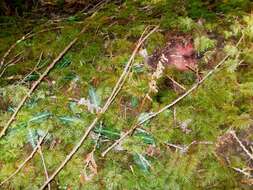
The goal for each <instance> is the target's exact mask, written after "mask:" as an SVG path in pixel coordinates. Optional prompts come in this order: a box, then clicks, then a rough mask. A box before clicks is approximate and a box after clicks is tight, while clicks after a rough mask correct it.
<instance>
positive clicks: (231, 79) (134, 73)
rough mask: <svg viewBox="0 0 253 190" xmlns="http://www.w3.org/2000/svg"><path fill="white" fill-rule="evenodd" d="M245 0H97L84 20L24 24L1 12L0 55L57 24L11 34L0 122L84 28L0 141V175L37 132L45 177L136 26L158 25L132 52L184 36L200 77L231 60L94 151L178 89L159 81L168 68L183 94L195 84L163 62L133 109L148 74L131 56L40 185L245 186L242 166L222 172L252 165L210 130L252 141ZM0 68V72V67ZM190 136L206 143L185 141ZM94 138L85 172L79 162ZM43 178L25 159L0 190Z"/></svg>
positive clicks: (128, 49)
mask: <svg viewBox="0 0 253 190" xmlns="http://www.w3.org/2000/svg"><path fill="white" fill-rule="evenodd" d="M251 5H252V3H251V2H250V1H247V0H245V1H242V0H229V1H214V2H213V3H209V1H199V0H190V1H181V0H180V1H174V0H168V1H165V0H156V1H155V0H152V1H142V0H137V1H124V2H122V3H121V4H120V5H119V4H115V3H113V2H111V3H107V4H105V5H104V6H103V8H102V9H101V10H99V11H98V12H97V13H96V14H94V15H93V16H92V17H87V16H86V15H83V14H79V13H78V14H76V15H71V16H70V17H69V18H67V19H62V20H60V21H58V22H56V21H55V22H53V21H51V22H50V20H48V21H47V19H48V18H43V19H41V20H40V21H38V23H33V24H32V25H31V23H30V22H29V19H27V20H18V21H17V20H15V18H11V17H1V18H0V20H1V22H2V24H1V29H0V30H1V31H0V44H1V45H0V55H1V56H3V55H4V53H5V52H6V51H7V49H8V48H9V47H10V46H11V45H12V44H13V43H15V41H17V40H18V39H19V38H20V37H22V36H23V35H25V34H26V33H28V32H29V31H31V30H32V31H33V32H35V33H36V32H38V31H40V30H42V29H44V28H54V27H58V26H61V27H63V28H61V29H58V30H51V31H47V32H43V33H38V34H37V35H34V36H33V37H32V38H30V39H27V40H24V41H21V42H20V43H18V44H17V46H16V48H15V49H14V50H13V51H12V52H11V54H10V55H9V56H8V58H7V59H6V61H5V62H6V63H7V62H8V61H10V60H11V59H12V58H14V57H15V56H16V55H19V56H21V60H20V61H19V62H18V63H17V64H14V65H13V66H9V67H8V68H7V69H6V70H5V72H4V73H3V75H2V77H1V78H0V126H1V127H2V126H4V125H5V124H6V122H7V121H8V119H9V118H10V116H11V114H12V113H13V111H14V110H15V107H16V106H17V105H18V104H19V102H20V101H21V99H22V97H23V96H24V95H25V94H26V93H27V92H28V90H29V88H30V87H31V85H32V84H33V82H34V81H35V80H37V79H38V77H39V75H40V73H42V72H43V71H44V70H45V69H46V67H47V66H48V65H49V64H50V62H52V60H53V59H54V58H55V57H56V56H57V55H58V54H59V53H60V52H61V51H62V50H63V48H64V47H65V46H66V45H67V44H68V43H69V42H70V41H71V40H72V39H73V38H74V37H76V35H77V34H78V33H79V31H80V29H81V28H82V27H83V25H87V30H86V32H85V33H84V34H83V35H81V36H80V38H79V40H78V42H77V43H76V44H75V45H74V47H73V48H72V49H71V50H70V51H68V52H67V54H66V55H65V56H64V57H63V59H61V60H60V61H59V62H58V63H57V65H56V66H55V68H54V69H53V70H52V71H51V72H50V74H49V75H48V76H46V78H45V79H44V80H43V81H42V83H41V84H40V86H39V87H38V88H37V89H36V90H35V92H34V93H33V94H32V96H31V97H30V98H29V100H28V101H27V102H26V103H25V105H24V107H23V108H22V109H21V111H20V112H19V114H18V116H17V117H16V120H15V121H14V123H13V124H12V125H11V126H10V128H9V129H8V131H7V134H6V136H4V137H3V138H1V139H0V181H3V180H4V179H5V178H6V177H8V176H9V175H10V174H11V173H13V172H14V171H15V170H16V169H17V168H18V166H19V164H20V163H21V162H22V161H23V160H25V159H26V158H27V156H28V155H29V154H30V153H31V152H32V150H33V148H34V147H35V146H36V143H37V140H38V138H39V137H41V136H43V134H45V133H46V131H49V134H48V135H47V137H46V139H45V142H44V144H43V145H42V151H43V155H44V159H45V164H46V166H47V170H48V173H49V175H50V174H51V173H53V171H54V170H55V168H56V167H57V166H58V165H59V164H60V163H61V161H62V160H63V159H64V158H65V156H66V155H67V154H68V153H69V152H70V151H71V149H72V147H73V146H74V145H75V144H76V142H77V141H78V140H79V138H80V137H81V136H82V133H83V132H84V130H85V129H86V127H87V126H88V125H89V124H90V123H91V122H92V120H93V118H94V117H95V116H96V109H98V110H99V109H100V108H101V107H102V105H103V103H104V102H105V101H106V99H107V98H108V96H109V95H110V93H111V91H112V89H113V87H114V85H115V83H116V81H117V79H118V78H119V76H120V74H121V73H122V70H123V69H124V66H125V65H126V62H127V61H128V59H129V57H130V56H131V53H132V51H133V50H134V47H135V45H136V43H137V40H138V38H139V37H140V36H141V34H142V32H143V30H144V29H145V27H146V26H148V25H160V28H159V30H158V31H156V32H155V33H154V34H152V35H151V36H150V37H149V38H148V39H147V41H146V42H145V44H144V45H143V47H142V48H143V49H146V50H147V52H148V54H149V55H151V54H152V53H153V52H154V51H155V50H156V49H157V48H161V47H163V46H164V44H166V40H167V38H168V36H169V35H172V34H173V33H180V34H182V33H183V34H187V35H190V36H192V38H193V41H194V42H193V43H194V46H195V48H196V50H197V53H198V54H199V55H201V59H199V60H198V69H199V73H200V76H204V75H205V74H206V73H207V72H208V71H209V70H211V69H212V68H214V66H215V65H216V64H217V63H218V62H219V61H220V60H221V59H222V58H223V57H224V56H225V55H230V58H229V59H228V60H227V61H226V63H225V65H224V66H223V67H222V68H220V69H219V70H218V72H215V73H214V74H213V75H212V76H211V77H210V78H209V79H207V81H205V82H204V84H203V85H202V86H200V87H199V88H198V89H197V90H196V91H195V92H193V93H192V94H191V95H189V96H187V97H186V98H185V99H184V100H182V101H181V102H179V103H178V104H176V105H175V106H174V107H173V109H171V110H167V111H165V112H163V113H161V114H160V115H158V116H157V117H155V118H153V119H152V120H151V121H148V122H146V123H144V124H143V125H141V126H139V127H138V128H137V130H136V131H135V132H134V134H132V135H131V136H130V137H129V138H127V139H125V140H124V141H123V143H122V144H120V145H118V146H117V147H116V148H115V149H113V150H112V151H111V152H109V153H108V155H106V157H101V153H102V152H103V151H104V150H106V148H107V147H108V146H109V145H111V144H112V143H113V142H114V141H115V140H117V139H119V138H120V136H121V135H122V134H123V133H124V132H126V131H127V130H128V129H129V128H130V127H131V125H133V124H134V122H135V120H136V118H138V119H139V120H142V119H143V118H145V117H146V116H147V115H148V114H149V113H151V112H155V111H157V110H159V109H161V108H162V107H163V106H165V105H166V104H168V103H170V102H172V101H173V100H174V99H175V98H176V97H178V96H179V95H180V94H181V93H182V92H180V91H178V90H176V89H175V88H173V86H172V85H171V84H170V83H168V78H167V77H166V76H167V75H169V76H171V77H172V78H173V79H175V80H176V81H177V82H178V83H180V84H182V85H183V86H184V87H185V88H186V89H188V88H190V87H191V86H192V85H193V84H195V83H196V82H197V80H198V79H197V77H196V75H195V73H193V72H192V71H183V72H181V71H178V70H176V69H173V68H169V69H167V70H166V71H165V73H164V76H163V77H162V78H161V79H159V81H158V89H159V91H158V93H157V94H151V99H152V101H150V100H148V101H147V102H146V103H145V105H144V106H143V108H142V110H139V108H140V106H141V103H142V100H143V98H144V97H145V95H146V94H147V93H148V91H149V82H150V76H151V75H152V72H153V71H152V69H151V68H150V67H149V66H148V65H146V64H143V63H144V59H143V57H142V56H140V55H137V56H136V58H135V61H134V63H133V66H132V69H131V72H130V75H129V77H128V78H127V81H126V83H125V85H124V86H123V89H122V90H121V91H120V93H119V95H118V96H117V98H116V99H115V101H114V103H113V104H112V106H111V107H110V108H109V110H108V111H107V112H106V113H105V115H103V116H102V118H101V120H100V122H99V123H98V124H97V126H96V127H95V129H94V130H93V131H92V133H91V134H90V135H89V138H88V140H87V141H86V142H85V143H84V145H83V146H82V147H81V148H80V150H79V151H78V152H77V154H76V155H75V156H74V157H73V158H72V160H71V161H70V162H69V163H68V165H67V166H66V167H65V168H64V169H63V171H61V172H60V173H59V175H58V176H57V177H56V178H55V179H54V180H53V181H52V182H51V189H89V190H91V189H112V190H114V189H173V190H174V189H187V190H190V189H217V190H218V189H251V187H252V180H253V178H252V171H249V174H250V175H251V177H249V176H246V175H245V174H244V173H242V172H238V171H236V170H235V169H233V168H240V169H246V168H250V167H251V169H252V160H250V159H249V158H247V156H245V153H244V152H243V150H242V149H241V147H238V144H236V143H230V144H229V143H228V142H227V141H224V143H223V145H224V144H226V143H227V144H228V145H229V148H226V149H224V150H223V149H222V147H221V146H218V145H217V144H222V142H221V139H222V138H221V137H223V136H224V135H226V134H227V133H228V131H230V130H234V131H235V132H236V133H237V134H238V137H239V138H241V140H242V141H243V143H244V144H245V146H246V145H247V146H249V147H250V146H252V133H250V132H249V131H251V128H252V126H253V119H252V118H253V112H252V110H253V102H252V100H253V99H252V97H253V83H252V81H253V66H252V62H253V57H252V53H253V52H252V45H253V43H252V40H253V17H252V13H250V12H249V11H250V6H251ZM242 35H243V39H242V42H241V44H240V45H239V46H238V47H236V43H237V41H238V40H239V38H240V37H241V36H242ZM37 63H38V68H37V69H35V70H34V67H35V65H36V64H37ZM0 69H1V70H0V73H1V72H2V71H3V68H0ZM29 73H30V74H29ZM28 74H29V75H28ZM84 102H85V103H84ZM87 102H88V103H87ZM92 106H93V107H92ZM173 115H174V117H173ZM97 138H99V140H98V141H97ZM232 140H233V139H232ZM232 140H231V141H232ZM195 141H196V142H205V143H203V144H201V143H199V144H197V143H196V144H193V145H191V146H190V147H188V148H186V146H187V145H189V144H191V143H192V142H195ZM250 143H251V144H250ZM94 144H96V151H95V153H94V160H95V162H96V166H97V168H96V169H97V171H96V172H95V171H94V170H92V169H90V168H89V167H88V168H87V167H85V165H86V159H87V154H88V153H90V152H91V151H92V149H93V147H94ZM171 145H175V146H171ZM230 149H231V150H230ZM234 149H235V150H234ZM250 151H251V154H252V149H251V150H250ZM89 169H90V170H89ZM93 169H94V168H93ZM247 171H248V170H247ZM87 176H88V177H87ZM90 176H92V177H90ZM89 177H90V178H89ZM44 181H45V175H44V169H43V165H42V162H41V157H40V155H39V154H36V155H35V156H34V158H33V159H32V160H31V161H30V162H29V163H28V164H27V165H26V166H25V167H24V169H23V170H22V171H21V172H19V173H18V174H17V175H16V176H15V177H14V178H13V179H11V180H10V181H8V182H7V183H5V184H4V185H3V186H2V187H0V189H38V188H39V187H40V186H41V185H42V184H43V182H44Z"/></svg>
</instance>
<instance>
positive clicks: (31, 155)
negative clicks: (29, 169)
mask: <svg viewBox="0 0 253 190" xmlns="http://www.w3.org/2000/svg"><path fill="white" fill-rule="evenodd" d="M47 134H48V133H47V132H46V133H45V135H44V136H42V137H41V138H40V140H39V141H38V144H37V146H36V147H35V148H34V149H33V151H32V152H31V154H30V155H29V156H28V157H27V158H26V159H25V161H24V162H22V163H21V164H20V165H19V167H18V169H17V170H16V171H15V172H13V173H12V174H11V175H10V176H9V177H7V178H6V179H5V180H3V181H2V182H1V183H0V186H2V185H3V184H4V183H6V182H7V181H9V180H10V179H12V178H13V177H14V176H15V175H16V174H17V173H19V172H20V170H21V169H22V168H23V167H24V166H25V165H26V164H27V162H29V161H30V160H31V159H32V158H33V157H34V155H35V154H36V152H37V151H38V150H39V149H40V147H41V144H42V142H43V141H44V139H45V137H46V136H47Z"/></svg>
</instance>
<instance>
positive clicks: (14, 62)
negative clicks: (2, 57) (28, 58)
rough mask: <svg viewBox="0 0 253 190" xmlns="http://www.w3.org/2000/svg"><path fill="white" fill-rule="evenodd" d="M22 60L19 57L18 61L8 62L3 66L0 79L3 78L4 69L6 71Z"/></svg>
mask: <svg viewBox="0 0 253 190" xmlns="http://www.w3.org/2000/svg"><path fill="white" fill-rule="evenodd" d="M21 59H22V57H21V56H20V57H19V58H18V59H16V60H15V61H10V62H9V63H8V64H7V65H5V66H4V67H3V69H2V72H1V73H0V78H1V77H2V76H3V74H4V73H5V71H6V69H8V68H9V67H11V66H13V65H15V64H16V63H17V62H19V61H20V60H21Z"/></svg>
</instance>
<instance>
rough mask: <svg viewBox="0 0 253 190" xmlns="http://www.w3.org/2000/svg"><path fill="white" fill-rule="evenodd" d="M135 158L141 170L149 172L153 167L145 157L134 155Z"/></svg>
mask: <svg viewBox="0 0 253 190" xmlns="http://www.w3.org/2000/svg"><path fill="white" fill-rule="evenodd" d="M133 158H134V162H135V163H136V164H137V165H138V166H139V168H140V169H141V170H143V171H144V172H149V169H150V166H151V165H150V163H149V161H148V160H147V159H146V158H145V156H143V155H142V154H139V153H135V154H134V155H133Z"/></svg>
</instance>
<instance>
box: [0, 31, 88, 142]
mask: <svg viewBox="0 0 253 190" xmlns="http://www.w3.org/2000/svg"><path fill="white" fill-rule="evenodd" d="M86 27H87V26H85V27H83V29H82V30H81V32H80V33H79V34H78V36H77V37H76V38H75V39H74V40H72V41H71V42H70V43H69V44H68V45H67V46H66V47H65V49H64V50H63V51H62V52H61V53H60V54H59V55H58V56H57V57H56V58H55V59H54V60H53V62H52V63H51V64H50V65H49V66H48V67H47V69H46V70H45V71H44V73H43V74H41V75H40V78H39V79H38V80H37V81H35V82H34V83H33V85H32V87H31V88H30V90H29V91H28V93H27V94H26V95H25V96H24V98H23V99H22V100H21V102H20V103H19V105H18V107H17V108H16V110H15V112H14V113H13V114H12V116H11V118H10V119H9V121H8V122H7V123H6V125H5V126H4V128H3V129H2V131H1V133H0V138H1V137H3V136H4V135H5V133H6V131H7V129H8V128H9V126H10V125H11V124H12V122H13V121H14V119H15V118H16V116H17V114H18V112H19V111H20V109H21V108H22V107H23V105H24V103H25V102H26V100H27V99H28V98H29V97H30V96H31V94H32V93H33V91H34V90H35V89H36V87H37V86H38V85H39V84H40V82H41V81H42V80H43V78H44V77H45V76H47V74H48V73H49V72H50V71H51V69H53V67H54V66H55V64H56V63H57V62H58V61H59V60H60V59H61V58H62V57H63V56H64V55H65V54H66V53H67V51H68V50H69V49H70V48H71V47H72V46H73V45H74V44H75V43H76V42H77V40H78V38H79V36H80V35H81V34H83V33H84V31H85V30H86Z"/></svg>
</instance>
